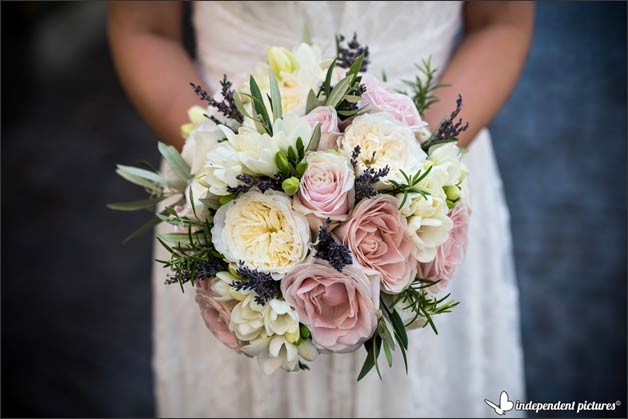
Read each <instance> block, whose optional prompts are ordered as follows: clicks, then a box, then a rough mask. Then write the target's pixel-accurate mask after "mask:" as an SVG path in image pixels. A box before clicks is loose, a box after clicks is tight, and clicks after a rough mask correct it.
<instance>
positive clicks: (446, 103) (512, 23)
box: [426, 1, 534, 147]
mask: <svg viewBox="0 0 628 419" xmlns="http://www.w3.org/2000/svg"><path fill="white" fill-rule="evenodd" d="M463 13H464V27H465V29H464V37H463V40H462V42H461V43H460V45H459V46H458V48H457V49H456V51H455V53H454V54H453V56H452V58H451V61H450V62H449V64H448V66H447V68H445V70H444V71H443V73H442V76H441V79H440V82H441V83H448V84H451V85H452V86H451V87H446V88H442V89H439V90H437V92H436V95H437V96H438V97H439V98H440V102H437V103H435V104H434V105H432V106H431V107H430V108H429V109H428V111H427V112H426V119H427V121H428V122H429V123H430V126H436V125H437V124H438V123H439V122H440V120H441V119H443V118H444V117H448V116H449V114H450V113H451V111H452V110H453V108H454V107H455V104H456V99H457V97H458V93H460V94H462V97H463V110H462V112H461V113H460V115H459V117H462V119H463V120H468V121H469V128H468V129H467V130H466V131H465V132H463V133H462V134H461V135H460V145H461V146H464V147H466V146H468V145H469V144H470V143H471V141H472V140H473V138H475V136H476V135H477V133H478V132H479V131H480V130H481V129H482V128H484V127H486V126H487V125H488V124H489V123H490V122H491V120H492V119H493V117H494V116H495V114H497V112H498V111H499V109H500V108H501V107H502V106H503V104H504V102H506V100H507V99H508V97H509V96H510V93H511V92H512V90H513V89H514V87H515V84H516V82H517V79H518V78H519V74H520V73H521V70H522V69H523V65H524V63H525V60H526V56H527V54H528V49H529V46H530V41H531V38H532V29H533V26H534V3H533V2H518V1H513V2H502V1H499V2H493V1H478V2H468V3H465V5H464V12H463Z"/></svg>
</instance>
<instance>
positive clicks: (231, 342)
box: [195, 278, 240, 350]
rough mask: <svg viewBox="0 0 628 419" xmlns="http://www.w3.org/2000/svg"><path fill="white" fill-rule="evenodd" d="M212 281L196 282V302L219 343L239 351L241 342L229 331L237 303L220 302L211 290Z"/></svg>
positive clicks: (232, 301)
mask: <svg viewBox="0 0 628 419" xmlns="http://www.w3.org/2000/svg"><path fill="white" fill-rule="evenodd" d="M211 281H212V280H211V279H209V278H207V279H204V280H197V281H195V284H196V302H197V303H198V306H199V308H200V309H201V316H202V317H203V320H204V321H205V325H206V326H207V328H208V329H209V330H210V331H211V332H212V333H213V334H214V336H216V338H217V339H218V340H219V341H221V342H222V343H224V344H225V345H226V346H228V347H229V348H231V349H234V350H239V349H240V341H239V340H238V339H237V338H236V337H235V335H234V334H233V333H232V332H231V331H230V330H229V319H231V310H232V309H233V307H234V306H235V304H236V303H237V301H235V300H231V301H220V300H219V297H218V296H217V295H216V294H215V293H214V292H213V291H212V290H211Z"/></svg>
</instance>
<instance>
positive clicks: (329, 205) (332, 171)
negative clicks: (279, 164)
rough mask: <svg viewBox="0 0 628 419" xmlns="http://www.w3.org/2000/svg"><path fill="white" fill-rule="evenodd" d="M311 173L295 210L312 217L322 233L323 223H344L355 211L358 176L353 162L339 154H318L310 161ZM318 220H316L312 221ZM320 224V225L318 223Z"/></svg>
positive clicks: (312, 222) (304, 178) (303, 182)
mask: <svg viewBox="0 0 628 419" xmlns="http://www.w3.org/2000/svg"><path fill="white" fill-rule="evenodd" d="M306 162H307V169H306V170H305V173H304V174H303V176H302V177H301V182H300V183H299V190H298V192H297V194H296V195H295V197H294V200H293V202H292V206H293V208H294V209H295V210H296V211H299V212H300V213H302V214H305V215H306V216H308V220H309V221H310V225H312V227H313V228H314V229H315V230H318V227H320V224H321V223H322V221H321V220H325V219H327V218H330V219H332V220H335V221H344V220H346V219H347V218H348V217H349V211H351V208H353V203H354V196H355V194H354V192H353V183H354V180H355V172H354V170H353V166H351V163H350V162H349V160H347V159H346V158H345V157H344V156H343V155H341V154H340V153H337V152H335V151H331V150H328V151H315V152H312V153H309V154H308V155H307V157H306ZM310 216H314V217H315V218H316V220H312V219H310V218H312V217H310ZM317 221H318V222H317Z"/></svg>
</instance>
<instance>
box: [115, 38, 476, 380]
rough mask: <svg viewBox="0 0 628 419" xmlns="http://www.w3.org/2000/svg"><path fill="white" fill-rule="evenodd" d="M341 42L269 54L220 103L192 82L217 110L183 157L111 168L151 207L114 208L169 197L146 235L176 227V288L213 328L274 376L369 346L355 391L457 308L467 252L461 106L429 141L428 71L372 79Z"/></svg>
mask: <svg viewBox="0 0 628 419" xmlns="http://www.w3.org/2000/svg"><path fill="white" fill-rule="evenodd" d="M336 45H337V51H336V56H335V57H334V58H332V59H323V58H321V52H320V50H319V48H317V47H316V46H312V45H309V44H308V43H303V44H301V45H299V46H297V47H296V48H294V49H293V50H288V49H286V48H282V47H272V48H270V49H268V51H267V59H266V62H263V63H259V64H258V65H257V66H256V68H255V70H254V71H253V72H252V75H251V76H250V77H246V78H241V80H243V81H242V82H241V83H239V84H238V85H235V84H234V83H232V82H230V81H229V80H228V79H227V76H225V77H224V79H223V80H222V82H221V89H220V91H219V92H217V93H216V94H215V95H210V94H208V93H207V92H206V91H205V90H203V88H202V87H201V86H199V85H196V84H194V83H191V84H192V88H193V89H194V90H195V92H196V93H197V94H198V95H199V96H200V98H201V99H202V100H204V101H206V102H207V104H208V106H207V108H201V107H193V108H191V109H190V111H189V116H190V120H191V122H190V123H189V124H186V125H184V126H183V127H181V131H182V135H183V136H184V137H185V138H186V143H185V146H184V147H183V150H182V153H181V154H179V153H178V152H177V151H176V149H175V148H174V147H171V146H167V145H165V144H163V143H160V144H159V150H160V152H161V154H162V155H163V157H164V159H165V161H166V162H167V163H168V166H169V167H168V168H167V169H166V170H164V171H163V173H160V172H158V171H156V170H154V169H150V168H140V167H130V166H122V165H120V166H118V169H117V172H118V174H120V175H121V176H122V177H123V178H125V179H126V180H128V181H130V182H132V183H134V184H137V185H139V186H142V187H143V188H144V189H145V190H146V191H147V192H148V193H149V194H150V197H149V198H148V199H146V200H142V201H134V202H127V203H116V204H110V207H111V208H113V209H119V210H136V209H154V208H155V206H156V205H157V204H158V203H160V202H161V201H163V202H161V204H159V205H158V208H159V210H158V211H157V214H156V216H155V218H154V219H153V220H151V221H149V223H147V224H146V225H144V226H143V227H142V228H141V229H140V232H141V231H148V230H150V229H151V228H152V227H153V226H154V225H156V224H158V223H160V222H165V223H168V224H171V225H172V231H171V232H169V233H167V234H162V235H160V236H158V237H157V239H158V240H159V242H160V243H161V244H162V245H163V246H164V247H165V248H166V249H167V250H168V251H169V252H170V259H169V260H163V261H160V262H161V263H163V264H164V265H165V266H166V267H167V268H169V269H170V270H171V271H172V273H171V274H170V276H169V277H168V280H167V281H166V283H169V284H175V283H176V284H179V285H180V286H181V289H182V290H183V289H184V286H188V285H189V286H192V287H193V289H195V292H196V302H197V303H198V306H199V307H200V313H201V316H202V318H203V320H204V321H205V323H206V325H207V327H208V329H209V330H210V331H211V332H212V333H213V334H214V335H215V336H216V337H217V338H218V339H219V340H220V341H221V342H222V343H224V344H225V345H226V346H228V347H229V348H230V349H231V350H234V351H238V352H241V353H242V354H244V355H247V356H250V357H255V358H257V360H258V361H259V364H260V366H261V368H262V369H263V370H264V372H266V373H272V372H274V371H275V370H277V369H280V368H281V369H284V370H287V371H295V370H300V369H308V366H307V362H309V361H313V360H314V359H315V357H316V356H318V355H319V353H322V354H324V353H329V352H339V353H345V352H352V351H355V350H358V349H359V348H360V347H361V346H364V347H365V349H366V358H365V361H364V365H363V368H362V370H361V372H360V373H359V376H358V379H360V378H362V377H363V376H364V375H365V374H367V373H368V372H369V371H370V370H371V369H372V368H374V367H375V369H376V370H377V371H378V373H379V370H380V366H379V363H378V357H379V355H380V354H381V353H383V354H384V355H385V358H386V361H387V363H388V364H389V365H392V361H393V352H394V351H397V350H398V351H400V352H401V353H402V355H403V359H404V362H405V359H406V356H405V353H406V350H407V348H408V335H407V329H410V328H413V327H424V326H427V325H429V326H430V327H431V328H432V329H433V330H434V332H436V328H435V325H434V320H433V317H434V316H435V315H437V314H441V313H446V312H449V311H451V309H452V308H453V307H454V306H455V305H456V304H457V303H456V302H453V301H452V300H451V299H450V298H449V295H448V294H447V295H441V294H442V293H443V289H444V288H446V286H447V283H448V281H449V280H450V279H451V278H452V276H453V274H454V271H455V268H456V266H457V265H458V264H460V262H461V261H462V258H463V256H464V251H465V246H466V234H467V231H466V226H467V219H468V215H469V205H468V204H469V202H468V187H467V182H466V181H465V178H466V175H467V171H466V169H465V167H464V165H463V164H462V163H461V161H460V159H461V155H462V149H461V148H459V147H458V146H457V143H456V141H457V138H456V137H457V135H458V134H459V133H460V132H461V131H463V130H465V129H466V128H467V126H468V124H463V122H462V120H460V119H458V113H459V112H460V108H461V106H462V99H461V98H460V97H459V99H458V102H457V104H456V105H457V106H456V108H455V109H454V111H453V112H452V114H451V115H450V116H449V117H447V118H445V119H443V121H442V122H441V123H440V125H439V126H437V127H433V129H430V128H429V127H428V126H427V124H426V123H425V122H424V121H423V119H422V114H423V112H424V111H425V110H426V109H427V108H428V107H429V106H430V104H432V103H433V102H434V101H436V100H437V99H436V98H435V96H434V95H433V94H432V93H433V90H434V89H436V88H438V87H440V85H437V84H434V76H435V72H436V70H435V69H433V68H432V67H431V66H430V62H429V60H428V61H423V62H422V65H420V66H418V69H419V71H420V72H421V73H420V74H418V75H417V77H416V79H415V80H414V81H405V85H406V88H407V89H410V91H409V92H405V91H400V90H393V89H392V88H391V87H389V86H388V85H387V84H386V82H384V81H380V80H378V79H377V78H376V77H374V76H373V75H371V74H369V73H368V72H367V69H368V64H369V51H368V48H367V47H365V46H362V45H360V44H359V42H358V41H357V40H356V38H355V36H354V37H353V39H352V40H350V41H349V42H348V43H346V42H345V39H344V37H342V36H338V37H337V39H336ZM136 234H138V232H136V233H134V234H133V235H132V236H134V235H136ZM187 283H189V284H188V285H186V284H187ZM406 367H407V365H406Z"/></svg>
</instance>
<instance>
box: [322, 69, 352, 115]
mask: <svg viewBox="0 0 628 419" xmlns="http://www.w3.org/2000/svg"><path fill="white" fill-rule="evenodd" d="M352 83H353V80H352V78H351V77H349V76H347V77H345V78H344V79H342V80H340V81H339V82H338V84H336V85H335V86H334V88H333V90H332V91H331V93H330V94H329V96H328V97H327V100H326V101H325V105H327V106H331V107H333V108H335V107H336V106H338V104H339V103H340V102H342V98H343V97H344V96H345V95H346V94H347V92H348V91H349V89H350V88H351V84H352Z"/></svg>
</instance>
